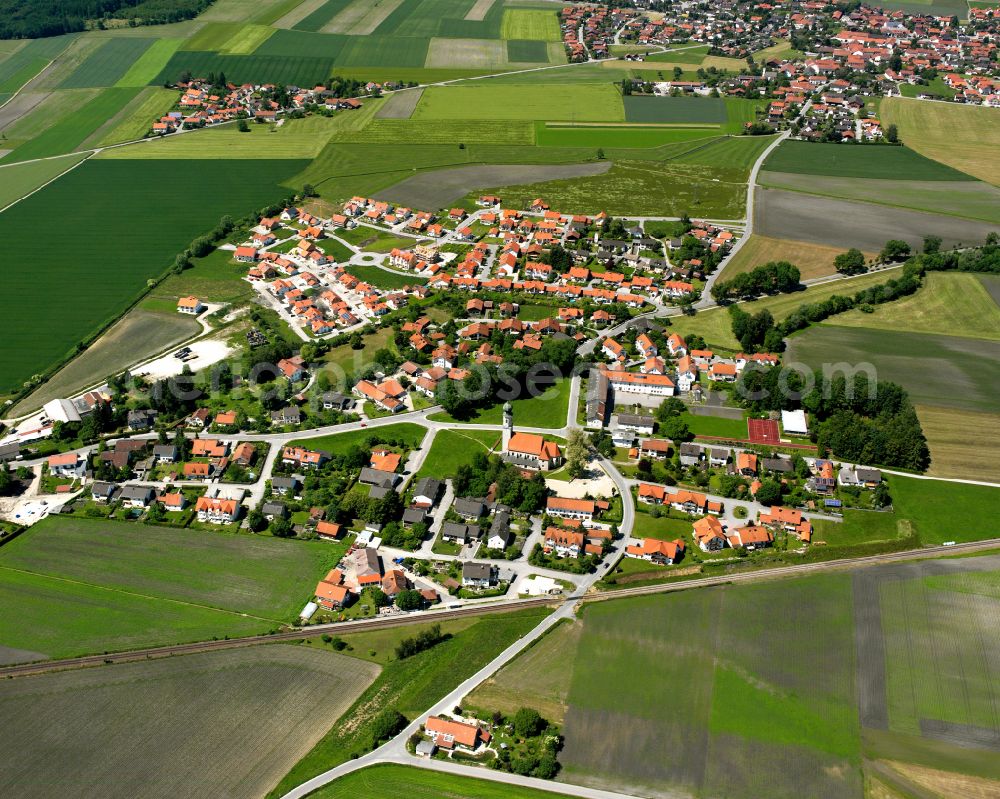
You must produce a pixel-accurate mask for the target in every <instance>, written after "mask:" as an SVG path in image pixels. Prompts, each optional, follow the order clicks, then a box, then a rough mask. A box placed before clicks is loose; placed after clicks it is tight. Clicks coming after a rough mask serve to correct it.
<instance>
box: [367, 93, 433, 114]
mask: <svg viewBox="0 0 1000 799" xmlns="http://www.w3.org/2000/svg"><path fill="white" fill-rule="evenodd" d="M423 93H424V90H423V89H410V90H408V91H405V92H393V93H392V94H391V95H389V99H388V100H386V101H385V103H384V104H383V105H382V107H381V108H379V110H378V111H376V112H375V118H376V119H409V118H410V115H411V114H413V109H414V108H416V107H417V103H419V102H420V97H421V95H423Z"/></svg>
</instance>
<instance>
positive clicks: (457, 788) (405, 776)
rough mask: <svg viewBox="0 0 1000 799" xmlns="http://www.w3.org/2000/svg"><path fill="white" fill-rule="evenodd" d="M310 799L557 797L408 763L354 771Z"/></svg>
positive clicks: (531, 798)
mask: <svg viewBox="0 0 1000 799" xmlns="http://www.w3.org/2000/svg"><path fill="white" fill-rule="evenodd" d="M312 796H313V799H355V797H358V796H363V797H365V799H398V797H400V796H407V797H409V799H441V797H448V799H557V798H558V797H562V796H565V794H561V793H558V794H557V793H552V792H550V791H536V790H535V789H533V788H524V787H520V786H513V785H504V784H503V783H502V782H492V781H488V780H479V779H472V778H469V777H459V776H457V775H452V774H442V773H440V772H434V771H425V770H424V769H420V768H412V767H409V766H394V765H389V764H385V765H381V766H369V767H368V768H364V769H361V771H355V772H354V773H353V774H349V775H347V776H346V777H341V778H340V779H338V780H335V781H334V782H332V783H330V785H328V786H326V787H325V788H321V789H320V790H318V791H316V793H314V794H312Z"/></svg>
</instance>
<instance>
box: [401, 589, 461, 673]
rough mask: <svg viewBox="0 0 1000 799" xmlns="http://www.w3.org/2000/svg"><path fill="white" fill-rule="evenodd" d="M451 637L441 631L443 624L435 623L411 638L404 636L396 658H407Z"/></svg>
mask: <svg viewBox="0 0 1000 799" xmlns="http://www.w3.org/2000/svg"><path fill="white" fill-rule="evenodd" d="M419 595H420V594H419V592H417V596H418V597H419ZM449 638H451V635H450V634H449V633H443V632H441V625H440V624H435V625H433V626H432V627H429V628H428V629H426V630H423V631H421V632H419V633H417V634H416V635H414V636H411V637H410V638H404V639H403V640H402V641H400V642H399V643H398V644H396V659H397V660H405V659H406V658H408V657H412V656H413V655H417V654H419V653H421V652H423V651H425V650H427V649H430V648H431V647H432V646H436V645H437V644H440V643H441V642H442V641H447V640H448V639H449Z"/></svg>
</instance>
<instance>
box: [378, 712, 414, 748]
mask: <svg viewBox="0 0 1000 799" xmlns="http://www.w3.org/2000/svg"><path fill="white" fill-rule="evenodd" d="M406 725H407V721H406V716H404V715H403V714H402V713H400V712H399V711H398V710H396V709H395V708H386V709H385V710H383V711H382V712H381V713H379V714H378V715H377V716H375V718H373V719H372V720H371V724H370V725H369V729H370V730H371V733H372V744H371V748H372V749H374V748H375V747H377V746H378V745H379V744H380V743H382V741H388V740H389V739H390V738H392V737H393V736H395V735H396V733H398V732H401V731H402V730H404V729H406Z"/></svg>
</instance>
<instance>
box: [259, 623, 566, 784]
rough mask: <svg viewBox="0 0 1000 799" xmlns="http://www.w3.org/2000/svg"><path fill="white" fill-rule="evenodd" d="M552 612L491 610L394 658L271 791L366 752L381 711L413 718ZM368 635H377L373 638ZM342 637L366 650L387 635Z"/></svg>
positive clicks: (358, 649) (305, 778)
mask: <svg viewBox="0 0 1000 799" xmlns="http://www.w3.org/2000/svg"><path fill="white" fill-rule="evenodd" d="M548 613H549V611H548V609H546V608H538V609H532V610H525V611H520V612H517V613H503V614H490V615H489V616H485V617H483V618H481V619H479V620H477V621H476V623H475V624H473V625H471V626H468V627H464V628H462V629H457V630H456V631H455V632H454V633H453V635H452V637H451V638H449V639H448V640H446V641H443V642H442V643H440V644H437V645H436V646H434V647H433V648H432V649H428V650H426V651H424V652H421V653H419V654H417V655H414V656H412V657H409V658H406V659H405V660H390V661H389V662H388V663H386V665H385V667H384V668H383V669H382V672H381V674H380V675H379V676H378V678H377V679H376V680H375V682H374V683H372V684H371V685H370V686H369V687H368V689H367V690H366V691H365V692H364V693H363V694H362V695H361V696H360V698H358V699H357V701H355V702H354V704H353V705H352V706H351V708H350V709H349V710H348V711H347V713H345V714H344V715H343V716H341V717H340V718H339V719H338V720H337V723H336V724H331V728H330V731H329V732H328V733H327V734H326V735H325V736H324V737H323V739H322V740H320V742H319V743H318V744H317V745H316V746H315V748H313V750H312V751H311V752H310V753H309V754H308V755H306V756H305V757H304V758H302V760H300V761H299V762H298V763H297V764H296V766H295V767H294V768H293V769H292V770H291V771H290V772H289V773H288V774H287V775H286V776H285V778H284V779H283V780H281V782H280V783H279V784H278V786H277V788H275V789H274V790H273V791H272V792H271V793H270V794H268V796H269V797H278V796H282V795H283V794H284V793H286V792H287V791H288V790H290V789H291V788H292V787H294V786H296V785H298V784H300V783H301V782H303V781H304V780H307V779H309V778H311V777H314V776H315V775H317V774H319V773H321V772H323V771H325V770H327V769H329V768H331V767H332V766H334V765H336V764H338V763H343V762H345V761H346V760H349V759H350V758H351V757H352V756H356V755H360V754H363V753H364V752H366V751H368V749H370V748H371V732H370V730H369V727H368V724H369V722H370V721H371V719H372V718H373V717H374V716H375V715H377V714H378V713H379V712H380V711H382V710H384V709H386V708H395V709H396V710H398V711H399V712H400V713H402V714H403V715H405V716H406V717H407V718H410V719H413V718H415V717H416V716H417V714H419V713H421V712H423V711H424V710H426V709H427V708H428V707H431V706H432V705H433V704H434V703H436V702H437V701H439V700H440V699H441V697H442V696H444V695H445V694H446V693H447V692H448V690H449V689H450V688H451V686H453V685H456V684H457V683H460V682H461V681H462V680H465V679H467V678H468V677H470V676H471V675H473V674H475V673H476V672H477V671H478V670H479V669H480V668H482V667H483V666H485V665H486V664H487V663H489V662H490V661H491V660H492V659H493V658H494V657H496V656H497V655H498V654H500V653H501V652H502V651H503V650H504V649H505V648H506V647H507V646H509V645H510V644H511V643H513V641H515V640H516V639H517V638H520V637H521V636H523V635H525V634H526V633H527V632H528V631H529V630H531V629H532V628H533V627H535V626H536V625H538V624H539V623H540V622H541V621H542V619H544V618H545V616H547V615H548ZM448 624H449V622H445V623H443V624H442V629H443V630H445V631H448ZM463 625H464V620H463ZM369 635H373V636H376V638H374V639H371V640H369V639H368V636H369ZM343 638H344V640H345V641H347V642H348V644H349V645H350V646H352V647H353V649H354V650H355V651H357V652H361V653H363V652H368V651H369V650H371V649H373V644H374V643H375V641H381V640H383V638H384V636H382V635H380V634H379V633H378V632H375V633H371V634H369V633H357V634H353V635H350V636H347V635H345V636H343ZM331 718H332V717H331ZM321 726H322V725H321Z"/></svg>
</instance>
